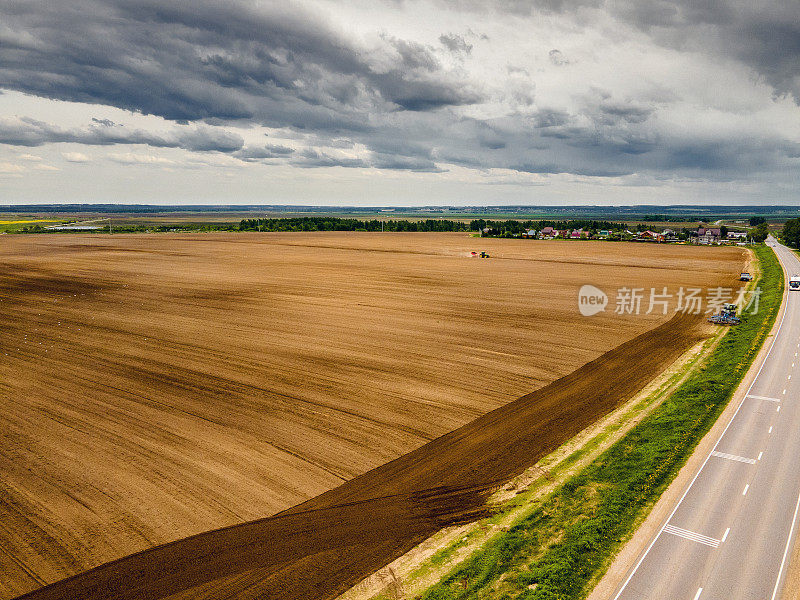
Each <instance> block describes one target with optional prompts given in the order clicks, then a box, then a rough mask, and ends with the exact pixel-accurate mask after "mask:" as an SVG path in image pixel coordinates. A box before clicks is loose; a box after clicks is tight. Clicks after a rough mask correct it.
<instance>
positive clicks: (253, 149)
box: [233, 144, 295, 162]
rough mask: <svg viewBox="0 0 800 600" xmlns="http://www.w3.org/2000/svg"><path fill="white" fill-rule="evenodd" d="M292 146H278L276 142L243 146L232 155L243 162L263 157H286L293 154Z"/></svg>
mask: <svg viewBox="0 0 800 600" xmlns="http://www.w3.org/2000/svg"><path fill="white" fill-rule="evenodd" d="M294 152H295V150H294V148H289V147H288V146H280V145H276V144H266V145H264V146H260V147H258V146H245V147H244V148H242V149H241V150H239V151H238V152H235V153H234V154H233V156H235V157H236V158H238V159H240V160H243V161H245V162H256V161H260V160H264V159H275V158H286V157H287V156H289V155H290V154H294Z"/></svg>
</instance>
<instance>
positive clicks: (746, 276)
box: [739, 271, 753, 281]
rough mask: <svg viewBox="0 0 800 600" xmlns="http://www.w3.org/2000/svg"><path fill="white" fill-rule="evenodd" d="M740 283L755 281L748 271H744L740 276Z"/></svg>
mask: <svg viewBox="0 0 800 600" xmlns="http://www.w3.org/2000/svg"><path fill="white" fill-rule="evenodd" d="M739 281H753V276H752V275H750V273H748V272H747V271H742V274H741V275H739Z"/></svg>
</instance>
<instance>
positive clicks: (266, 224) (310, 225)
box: [239, 217, 469, 232]
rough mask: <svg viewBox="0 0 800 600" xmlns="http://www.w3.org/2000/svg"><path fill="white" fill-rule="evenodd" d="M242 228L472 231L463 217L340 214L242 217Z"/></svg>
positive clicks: (274, 229)
mask: <svg viewBox="0 0 800 600" xmlns="http://www.w3.org/2000/svg"><path fill="white" fill-rule="evenodd" d="M239 231H437V232H438V231H469V225H468V224H467V223H464V222H462V221H451V220H448V219H426V220H424V221H409V220H406V219H391V220H386V221H381V220H379V219H370V220H365V221H362V220H360V219H342V218H339V217H294V218H286V219H242V221H241V223H239Z"/></svg>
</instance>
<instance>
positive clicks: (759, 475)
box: [614, 238, 800, 600]
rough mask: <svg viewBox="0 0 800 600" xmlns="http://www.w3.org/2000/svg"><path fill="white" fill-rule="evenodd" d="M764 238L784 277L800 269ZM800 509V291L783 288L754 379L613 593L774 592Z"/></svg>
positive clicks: (621, 596) (626, 598)
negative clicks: (778, 318) (775, 325)
mask: <svg viewBox="0 0 800 600" xmlns="http://www.w3.org/2000/svg"><path fill="white" fill-rule="evenodd" d="M770 243H771V244H773V245H774V249H775V252H776V253H777V255H778V258H779V259H780V261H781V263H782V265H783V268H784V271H785V272H786V274H787V279H788V276H791V275H793V274H800V260H798V258H797V256H796V255H795V254H794V253H793V252H792V251H791V250H789V249H788V248H786V247H784V246H781V245H780V244H778V243H777V242H775V240H772V239H771V238H770ZM787 285H788V284H787ZM799 508H800V291H789V292H788V299H787V304H786V307H785V311H784V313H783V316H782V318H781V321H780V324H779V329H778V331H777V333H776V335H775V337H774V339H773V342H772V346H771V348H770V350H769V354H768V355H767V358H766V359H765V361H764V363H763V364H762V366H761V367H760V370H759V372H758V374H757V376H756V378H755V379H754V381H753V384H752V385H751V386H750V389H749V390H748V392H747V394H746V396H745V397H744V398H743V399H742V400H741V402H740V403H739V405H738V408H737V410H736V412H735V414H734V416H733V418H732V419H731V421H730V422H729V423H728V426H727V427H726V428H725V430H724V431H723V433H722V435H721V437H720V438H719V439H718V441H717V443H716V445H715V446H714V448H713V450H712V451H711V453H710V454H708V455H707V457H706V458H705V462H704V463H703V464H702V466H701V467H700V469H699V471H698V472H697V473H696V475H695V477H694V479H693V480H692V482H691V483H690V484H689V486H688V487H687V488H686V490H685V492H684V493H683V495H682V496H681V498H680V500H679V501H678V503H677V504H676V505H675V507H674V510H673V511H672V513H671V514H670V515H669V518H668V519H667V520H666V522H664V523H663V526H662V527H661V528H660V530H659V531H658V533H657V534H656V536H655V537H654V539H653V540H652V542H651V543H650V545H649V547H648V548H647V549H646V551H645V552H644V553H643V554H642V555H641V556H640V557H639V559H638V561H637V564H636V565H635V566H634V567H633V568H632V569H631V571H630V572H629V574H628V576H627V578H626V580H625V582H624V584H623V585H622V586H621V588H620V589H619V590H618V591H617V593H616V596H614V600H651V599H652V600H656V599H658V600H683V599H686V600H777V599H779V598H781V597H782V596H781V589H782V586H783V583H784V579H785V576H786V563H787V561H788V557H789V554H790V549H791V546H792V544H793V543H794V538H795V536H796V531H797V527H798V524H797V521H798V509H799Z"/></svg>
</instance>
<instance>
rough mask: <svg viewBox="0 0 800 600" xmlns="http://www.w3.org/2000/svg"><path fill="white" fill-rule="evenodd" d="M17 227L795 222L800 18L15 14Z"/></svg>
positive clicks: (639, 6)
mask: <svg viewBox="0 0 800 600" xmlns="http://www.w3.org/2000/svg"><path fill="white" fill-rule="evenodd" d="M0 91H1V93H0V204H9V203H30V202H42V203H52V202H128V203H130V202H137V203H160V204H170V203H173V204H186V203H191V204H200V203H222V204H236V203H242V204H253V203H260V204H351V205H421V204H427V205H430V204H481V205H492V204H631V203H634V204H647V203H654V204H665V203H672V204H677V203H680V204H684V203H714V204H796V203H797V202H798V192H799V191H800V178H798V167H800V2H798V1H797V0H783V1H780V2H774V1H766V2H753V1H752V0H681V1H678V2H671V1H666V0H534V1H528V2H525V1H522V0H517V1H515V0H503V1H500V0H496V1H492V0H425V1H411V0H409V1H405V0H364V1H361V0H348V1H346V2H345V1H341V2H336V1H333V0H306V1H302V2H287V1H286V0H280V1H277V0H275V1H264V2H244V1H239V0H225V1H221V0H219V1H213V2H211V1H204V0H192V1H191V2H188V1H187V2H179V1H172V2H163V1H161V0H108V1H104V2H96V1H92V0H70V1H69V2H52V1H46V2H40V1H36V0H22V1H7V0H0Z"/></svg>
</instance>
